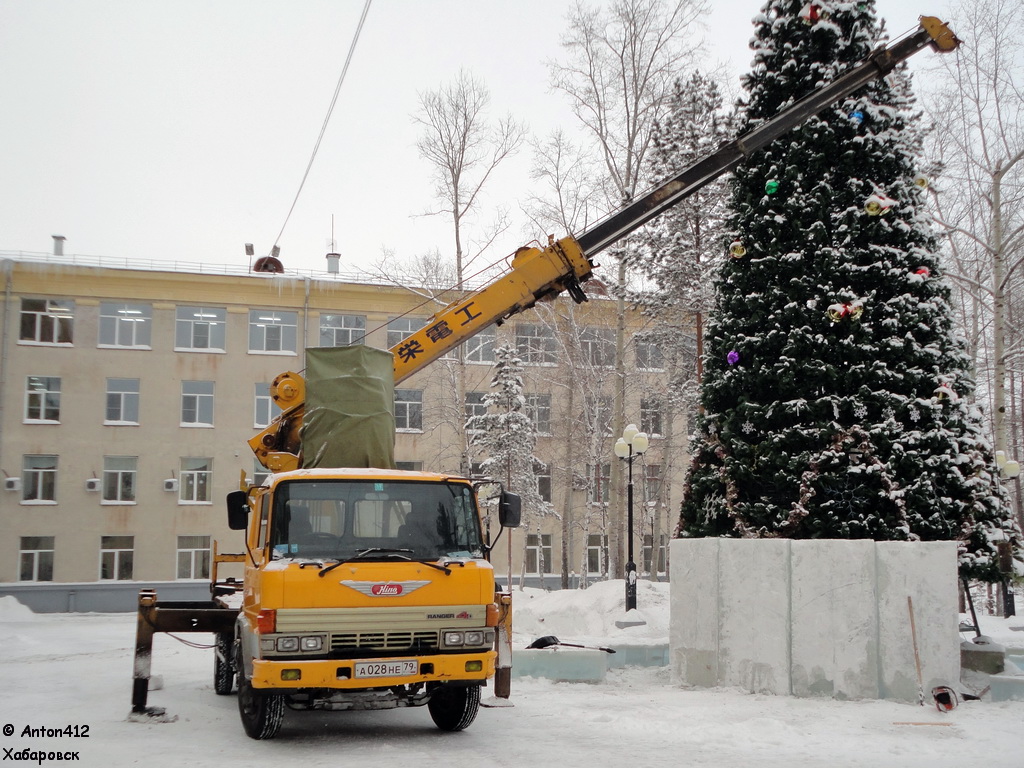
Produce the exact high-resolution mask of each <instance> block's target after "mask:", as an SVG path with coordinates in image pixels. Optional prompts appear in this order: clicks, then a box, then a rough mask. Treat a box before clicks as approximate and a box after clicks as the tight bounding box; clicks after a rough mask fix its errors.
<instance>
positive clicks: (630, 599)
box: [626, 445, 636, 611]
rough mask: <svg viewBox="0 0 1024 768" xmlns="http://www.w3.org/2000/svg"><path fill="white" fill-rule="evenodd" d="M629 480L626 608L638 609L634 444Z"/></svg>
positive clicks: (630, 459)
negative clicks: (634, 552) (634, 508)
mask: <svg viewBox="0 0 1024 768" xmlns="http://www.w3.org/2000/svg"><path fill="white" fill-rule="evenodd" d="M626 462H627V463H628V464H629V482H628V483H627V484H626V535H627V536H628V538H627V540H626V541H627V547H626V549H627V554H628V561H627V562H626V610H627V611H633V610H636V563H635V562H634V560H633V446H632V445H630V446H629V458H627V459H626Z"/></svg>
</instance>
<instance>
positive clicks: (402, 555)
mask: <svg viewBox="0 0 1024 768" xmlns="http://www.w3.org/2000/svg"><path fill="white" fill-rule="evenodd" d="M407 552H408V553H409V554H412V552H413V550H411V549H390V548H388V547H370V548H369V549H364V550H363V551H362V552H357V553H356V554H355V555H353V556H352V557H349V558H346V559H344V560H339V561H338V562H336V563H331V564H330V565H327V566H324V567H323V568H321V569H320V576H321V578H322V577H324V576H326V575H327V574H328V573H330V572H331V571H333V570H334V569H335V568H337V567H338V566H339V565H344V564H345V563H351V562H354V561H356V560H368V559H372V558H371V557H370V556H371V555H377V556H381V555H383V556H384V558H385V559H386V558H389V557H394V558H397V559H399V560H408V561H409V562H410V563H422V564H423V565H428V566H430V567H431V568H436V569H437V570H439V571H443V572H444V574H445V575H446V576H447V575H448V574H450V573H451V572H452V570H451V568H448V567H447V566H444V565H438V564H437V563H432V562H430V561H429V560H423V559H421V558H416V557H409V555H408V554H406V553H407Z"/></svg>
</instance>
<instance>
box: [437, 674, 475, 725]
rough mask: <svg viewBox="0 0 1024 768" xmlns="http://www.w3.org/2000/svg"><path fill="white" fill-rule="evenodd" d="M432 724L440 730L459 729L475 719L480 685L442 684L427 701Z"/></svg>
mask: <svg viewBox="0 0 1024 768" xmlns="http://www.w3.org/2000/svg"><path fill="white" fill-rule="evenodd" d="M427 709H428V710H430V717H431V718H433V720H434V725H436V726H437V727H438V728H440V729H441V730H442V731H461V730H463V729H464V728H468V727H469V726H470V724H471V723H472V722H473V721H474V720H475V719H476V713H477V712H478V711H479V709H480V686H479V685H470V686H466V687H458V686H448V685H446V686H443V687H442V688H439V689H438V690H437V692H435V693H434V694H433V695H432V696H431V697H430V701H428V702H427Z"/></svg>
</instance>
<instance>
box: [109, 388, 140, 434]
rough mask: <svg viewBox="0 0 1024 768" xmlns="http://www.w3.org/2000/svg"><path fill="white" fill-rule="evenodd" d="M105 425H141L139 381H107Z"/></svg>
mask: <svg viewBox="0 0 1024 768" xmlns="http://www.w3.org/2000/svg"><path fill="white" fill-rule="evenodd" d="M103 423H104V424H138V423H139V380H138V379H107V413H106V418H105V419H104V421H103Z"/></svg>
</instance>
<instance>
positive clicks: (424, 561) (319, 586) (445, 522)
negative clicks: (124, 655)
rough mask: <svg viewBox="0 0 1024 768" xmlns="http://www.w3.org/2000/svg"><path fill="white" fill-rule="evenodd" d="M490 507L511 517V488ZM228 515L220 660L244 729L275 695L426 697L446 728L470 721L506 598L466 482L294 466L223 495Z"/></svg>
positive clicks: (333, 704) (321, 701)
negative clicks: (225, 619)
mask: <svg viewBox="0 0 1024 768" xmlns="http://www.w3.org/2000/svg"><path fill="white" fill-rule="evenodd" d="M498 506H499V513H498V514H499V522H500V523H501V524H502V525H504V526H514V525H516V524H518V517H519V499H518V497H516V496H515V495H514V494H510V493H507V492H504V491H503V492H501V494H500V499H499V505H498ZM228 516H229V524H230V525H231V526H232V527H234V528H245V530H246V545H247V546H246V549H247V559H246V563H245V576H244V581H243V589H242V595H241V606H240V608H241V610H240V611H239V614H238V618H237V621H236V624H235V632H234V637H233V638H232V639H231V653H232V658H231V659H230V668H231V669H232V670H233V671H234V672H235V673H236V674H237V676H238V689H239V709H240V712H241V714H242V722H243V725H244V727H245V729H246V732H247V733H248V734H249V735H250V736H253V737H254V738H270V737H271V736H273V735H274V733H276V730H277V728H278V727H279V726H280V720H281V715H282V714H283V711H284V706H285V705H286V704H287V705H288V706H290V707H291V708H293V709H390V708H394V707H402V706H418V705H424V704H426V705H428V708H429V710H430V714H431V716H432V717H433V719H434V721H435V723H436V724H437V725H438V727H440V728H442V729H443V730H461V729H462V728H465V727H466V726H468V725H469V724H470V723H471V722H472V720H473V718H474V717H475V715H476V711H477V706H478V704H479V700H480V687H481V686H482V685H484V684H485V682H486V680H487V679H488V678H490V677H492V676H493V675H494V668H495V656H496V652H495V650H494V646H495V634H496V631H497V628H498V626H499V623H500V622H501V620H502V613H503V606H502V604H501V600H500V596H499V595H498V594H496V590H495V582H494V572H493V569H492V567H491V564H490V562H489V561H488V560H487V554H488V544H487V542H486V541H485V538H484V531H483V526H482V514H481V509H480V505H479V503H478V499H477V493H476V490H475V488H474V486H473V484H472V483H471V482H470V481H469V480H467V479H464V478H458V477H453V476H450V475H444V474H434V473H427V472H408V471H400V470H386V469H299V470H293V471H289V472H282V473H278V474H273V475H270V476H269V478H268V479H267V480H266V482H265V483H264V484H263V485H261V486H256V487H252V488H250V489H248V490H247V491H236V492H234V493H232V494H231V495H230V496H229V498H228ZM225 645H226V644H225Z"/></svg>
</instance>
